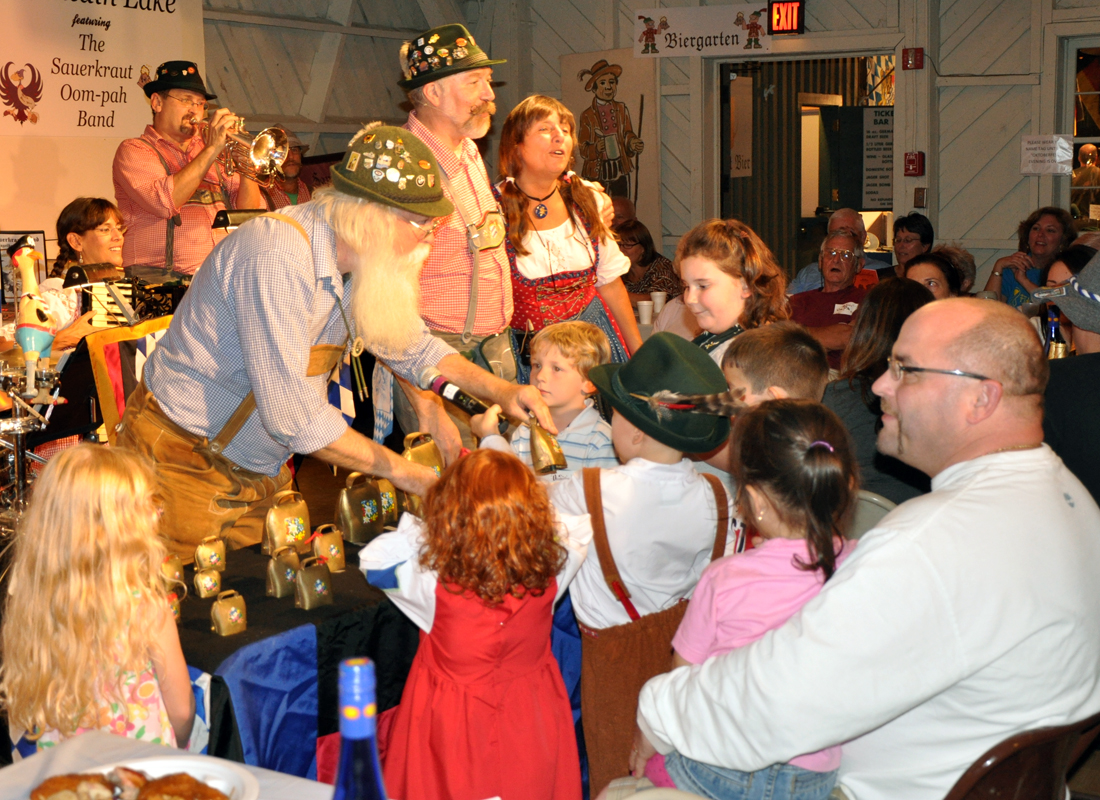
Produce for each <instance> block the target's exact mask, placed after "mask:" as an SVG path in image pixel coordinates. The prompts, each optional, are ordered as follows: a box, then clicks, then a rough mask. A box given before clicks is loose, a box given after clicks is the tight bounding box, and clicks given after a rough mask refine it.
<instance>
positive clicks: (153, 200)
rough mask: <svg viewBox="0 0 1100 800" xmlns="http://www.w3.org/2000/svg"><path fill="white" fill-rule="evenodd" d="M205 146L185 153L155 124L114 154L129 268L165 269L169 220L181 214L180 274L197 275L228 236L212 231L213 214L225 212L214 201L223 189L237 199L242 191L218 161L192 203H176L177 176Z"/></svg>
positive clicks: (176, 259)
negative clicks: (160, 132) (173, 191)
mask: <svg viewBox="0 0 1100 800" xmlns="http://www.w3.org/2000/svg"><path fill="white" fill-rule="evenodd" d="M148 145H152V146H153V147H155V148H156V150H157V153H160V154H161V155H162V156H163V157H164V160H165V161H167V162H168V166H169V172H170V173H171V174H169V173H166V172H165V170H164V165H163V164H162V163H161V160H160V159H159V158H158V157H157V153H154V152H153V151H152V150H151V149H150V148H149V146H148ZM203 147H205V143H204V142H203V139H202V137H201V136H195V137H194V138H192V139H191V140H190V142H188V144H187V150H186V151H184V150H180V149H179V147H178V146H177V145H176V143H175V142H173V141H172V140H171V139H166V138H164V137H163V136H161V135H160V134H159V133H157V132H156V130H154V129H153V126H152V125H147V126H146V127H145V133H143V134H142V135H141V137H140V139H127V140H126V141H124V142H123V143H122V144H120V145H119V146H118V150H117V151H116V152H115V162H114V183H115V201H116V202H117V203H118V208H119V210H120V211H121V212H122V221H123V223H124V224H125V225H126V241H125V242H124V243H123V245H122V260H123V263H125V264H151V265H153V266H157V267H163V266H165V241H166V238H167V235H168V224H169V223H168V221H169V219H170V218H171V217H173V216H175V215H176V214H179V215H180V218H181V219H182V221H183V224H182V225H180V226H176V228H175V231H174V233H173V248H172V249H173V266H172V268H173V269H174V270H175V271H176V272H180V273H183V274H185V275H191V274H194V272H195V270H197V269H198V268H199V266H200V265H201V264H202V262H203V260H204V259H205V258H206V256H207V255H209V254H210V251H211V250H213V249H214V245H216V244H217V243H218V242H220V241H221V240H222V239H223V238H225V231H224V230H213V229H211V227H210V225H211V224H212V223H213V222H214V215H215V214H216V213H217V212H218V211H221V210H222V209H224V208H225V205H224V203H222V202H221V201H220V200H217V199H214V198H213V197H212V195H211V193H214V194H215V195H216V194H217V192H219V191H220V190H221V188H222V186H224V188H225V190H226V191H228V192H229V195H230V199H232V200H235V199H236V197H237V190H238V188H239V187H240V182H241V180H240V176H239V175H229V176H227V175H225V174H224V172H223V170H222V168H221V166H220V165H218V164H217V163H215V164H214V166H212V167H211V168H210V171H209V172H207V173H206V177H205V179H204V180H203V182H202V183H201V184H200V185H199V189H198V191H196V193H195V195H193V196H192V198H191V199H190V200H188V201H187V202H186V203H184V204H183V206H177V205H176V204H175V203H173V202H172V190H173V188H174V187H175V178H174V177H173V175H174V173H176V172H179V171H180V170H181V169H183V168H184V167H185V166H187V165H188V164H189V163H190V162H191V159H193V158H194V157H195V156H197V155H198V154H199V151H201V150H202V149H203Z"/></svg>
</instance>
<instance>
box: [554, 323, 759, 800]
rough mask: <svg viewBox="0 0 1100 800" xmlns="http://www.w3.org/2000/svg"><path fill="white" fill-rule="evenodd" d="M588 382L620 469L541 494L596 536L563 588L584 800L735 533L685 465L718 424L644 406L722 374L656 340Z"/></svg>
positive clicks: (608, 766) (718, 492)
mask: <svg viewBox="0 0 1100 800" xmlns="http://www.w3.org/2000/svg"><path fill="white" fill-rule="evenodd" d="M589 380H591V381H592V383H594V384H595V385H596V388H597V390H598V391H599V392H600V394H601V395H602V396H603V397H604V398H605V399H606V400H607V401H608V402H609V403H610V404H611V406H612V408H613V409H614V416H613V417H612V420H611V437H612V441H613V443H614V445H615V452H616V453H617V454H618V456H619V460H620V461H622V462H623V463H622V465H621V466H619V467H616V468H613V469H603V470H592V471H589V470H585V472H584V474H577V475H574V476H573V477H572V478H570V479H569V480H568V481H565V482H563V483H560V484H557V485H555V486H554V487H553V488H552V490H551V498H552V500H553V503H554V505H555V507H556V508H558V510H560V511H561V512H563V513H567V514H584V513H586V512H587V513H590V514H591V515H592V527H593V530H594V532H595V535H594V537H593V545H594V546H593V547H592V548H590V549H589V552H588V559H587V560H586V561H585V563H584V565H583V566H582V567H581V570H580V572H579V573H578V575H577V577H576V578H575V579H574V581H573V584H572V585H571V587H570V594H571V595H572V598H573V608H574V611H575V612H576V615H577V620H578V622H579V623H580V626H581V631H582V634H584V635H582V637H581V639H582V643H583V667H582V672H581V708H582V712H581V719H582V720H583V721H584V734H585V744H586V747H587V748H588V757H589V770H590V775H591V780H590V786H591V788H592V792H593V794H595V793H597V792H599V791H600V790H601V789H602V788H603V787H604V786H605V785H606V784H607V783H608V782H609V781H610V780H611V779H613V778H617V777H620V775H621V773H622V772H623V769H621V768H622V767H623V766H624V765H626V764H627V763H628V760H629V751H630V746H631V742H632V737H633V728H634V715H635V710H636V706H637V698H638V692H639V691H640V690H641V687H642V685H644V683H645V681H646V680H648V679H649V678H651V677H653V676H654V675H656V674H658V673H660V672H663V671H665V670H667V669H668V668H669V666H670V663H671V662H670V660H669V659H670V656H669V653H670V652H671V650H670V647H671V644H670V643H671V640H672V636H673V634H674V633H675V632H676V627H677V626H678V625H679V621H680V618H681V617H682V616H683V610H684V607H685V606H686V604H685V603H683V602H681V601H683V600H685V599H686V598H688V597H690V596H691V593H692V590H693V589H694V588H695V584H696V583H697V582H698V581H699V576H700V575H701V574H702V572H703V568H704V567H706V565H707V564H708V563H710V561H711V560H712V558H714V557H717V556H721V555H723V554H724V553H725V552H727V544H728V543H729V542H731V541H733V542H736V540H737V538H738V537H739V536H741V535H742V531H741V527H740V526H739V525H735V526H733V527H732V528H731V526H730V524H729V522H730V520H731V518H732V507H731V503H730V500H729V498H728V496H727V494H726V492H725V491H724V490H723V489H722V486H721V483H720V482H718V481H717V479H713V478H712V476H703V475H700V474H698V473H697V472H696V471H695V469H694V468H693V466H692V462H691V461H690V460H688V459H686V458H684V454H685V453H704V452H709V451H711V450H713V449H715V448H716V447H718V446H719V445H720V444H722V442H723V441H725V439H726V438H727V437H728V436H729V432H730V425H729V420H728V419H726V418H724V417H715V416H710V415H707V414H689V413H684V412H680V411H675V410H667V411H665V410H662V411H661V412H660V413H658V412H657V411H655V410H654V408H653V407H652V406H651V405H650V403H649V402H648V401H647V398H649V397H651V396H652V395H654V394H656V393H657V392H660V391H662V390H669V391H673V392H678V393H683V394H713V393H717V392H724V391H726V380H725V377H724V376H723V374H722V370H721V369H720V368H719V367H718V365H717V364H715V363H714V361H713V360H711V358H710V357H709V356H708V355H707V354H706V353H704V352H703V351H702V350H701V349H700V348H698V347H696V346H695V345H693V344H691V342H688V341H687V340H685V339H681V338H680V337H678V336H675V335H673V334H669V333H657V334H654V335H653V336H652V337H651V338H650V339H649V340H648V341H646V343H645V344H644V345H642V347H640V348H639V349H638V351H637V352H636V353H635V354H634V355H633V357H632V358H631V359H630V361H629V362H627V363H626V364H603V365H600V366H598V367H594V368H593V369H592V370H591V371H590V372H589ZM708 483H709V484H710V485H709V486H708Z"/></svg>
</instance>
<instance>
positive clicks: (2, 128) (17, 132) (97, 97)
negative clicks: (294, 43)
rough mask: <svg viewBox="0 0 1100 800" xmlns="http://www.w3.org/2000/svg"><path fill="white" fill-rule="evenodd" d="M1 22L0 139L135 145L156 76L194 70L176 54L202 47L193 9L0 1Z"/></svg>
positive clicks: (141, 3) (193, 1)
mask: <svg viewBox="0 0 1100 800" xmlns="http://www.w3.org/2000/svg"><path fill="white" fill-rule="evenodd" d="M0 19H3V21H4V27H5V30H6V31H7V35H6V36H5V37H4V42H3V44H2V45H0V104H2V105H3V112H2V113H3V116H0V135H4V136H99V137H103V136H116V135H126V136H136V135H137V134H138V133H140V132H141V131H142V130H143V129H144V127H145V126H146V125H147V124H148V123H149V121H150V111H149V101H148V99H147V98H146V97H145V92H144V91H142V87H143V86H144V85H145V84H146V83H147V82H148V81H149V80H151V77H150V76H151V75H152V74H153V73H155V72H156V68H157V66H158V65H159V64H160V63H162V62H164V61H169V60H172V59H185V60H188V61H199V62H200V68H201V66H202V65H201V60H202V58H201V53H198V54H189V53H184V52H180V48H181V43H182V42H184V41H195V39H196V38H198V40H199V41H201V38H202V5H201V2H200V1H199V0H0ZM189 28H195V29H196V30H189ZM203 77H204V78H205V77H206V76H205V75H204V76H203ZM207 88H210V83H209V80H207Z"/></svg>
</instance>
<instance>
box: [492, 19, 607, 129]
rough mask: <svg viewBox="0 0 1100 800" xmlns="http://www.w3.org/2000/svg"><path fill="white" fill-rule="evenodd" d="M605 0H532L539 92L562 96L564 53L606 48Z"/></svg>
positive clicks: (535, 79) (534, 77) (535, 74)
mask: <svg viewBox="0 0 1100 800" xmlns="http://www.w3.org/2000/svg"><path fill="white" fill-rule="evenodd" d="M606 3H607V0H531V25H532V31H531V53H532V61H533V65H532V66H533V70H532V72H533V74H532V81H533V89H534V91H535V93H536V94H545V95H548V96H550V97H557V98H561V74H560V70H561V61H560V58H561V56H562V55H564V54H567V53H589V52H593V51H595V50H604V49H606V48H605V39H604V32H603V30H602V26H603V24H604V16H605V11H604V7H605V5H606ZM505 111H507V110H505Z"/></svg>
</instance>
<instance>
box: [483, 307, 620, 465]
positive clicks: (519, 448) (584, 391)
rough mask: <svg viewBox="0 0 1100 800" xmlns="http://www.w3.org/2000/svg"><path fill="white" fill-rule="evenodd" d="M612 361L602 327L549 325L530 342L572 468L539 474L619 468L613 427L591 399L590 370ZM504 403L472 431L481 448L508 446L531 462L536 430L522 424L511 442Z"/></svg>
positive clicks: (534, 374) (535, 381) (535, 371)
mask: <svg viewBox="0 0 1100 800" xmlns="http://www.w3.org/2000/svg"><path fill="white" fill-rule="evenodd" d="M610 360H611V348H610V346H609V345H608V342H607V336H605V335H604V333H603V331H601V330H600V329H599V328H597V327H596V326H595V325H592V324H590V323H588V322H580V321H570V322H559V323H556V324H554V325H548V326H546V327H545V328H543V329H542V330H541V331H539V332H538V333H536V334H535V338H534V339H532V340H531V385H532V386H534V387H535V388H536V389H538V390H539V392H540V393H541V394H542V399H543V400H544V401H545V402H546V405H547V407H549V409H550V414H551V416H552V417H553V418H554V424H555V425H556V426H557V428H558V431H559V432H558V436H557V439H558V444H559V445H561V450H562V453H563V454H564V455H565V460H566V463H567V466H566V468H565V469H564V470H559V471H558V472H554V473H551V474H549V475H543V476H540V477H541V479H542V480H544V481H547V482H555V481H563V480H565V479H566V478H568V477H569V476H570V475H572V474H573V473H574V472H577V471H579V470H581V469H583V468H584V467H601V468H602V467H617V466H618V465H619V459H618V458H616V456H615V447H614V446H613V445H612V443H611V426H610V425H609V424H608V423H607V422H606V421H605V420H604V419H603V418H602V417H601V416H600V414H599V412H598V411H597V410H596V407H595V405H594V403H593V400H592V395H593V394H595V392H596V387H595V385H593V383H592V382H591V381H589V380H588V371H589V370H590V369H592V367H595V366H596V365H598V364H606V363H608V362H609V361H610ZM499 414H500V407H499V406H493V407H492V408H490V409H489V411H488V412H486V413H485V414H479V415H478V416H476V417H473V418H472V419H471V420H470V429H471V430H472V431H473V432H474V434H475V435H477V436H478V437H479V438H480V439H481V444H480V447H488V448H492V449H494V450H509V451H511V452H513V453H515V454H516V455H517V456H518V457H519V459H520V460H521V461H523V462H524V463H526V464H527V465H528V466H530V465H531V429H530V428H528V427H527V426H526V425H521V426H520V427H519V428H517V429H516V432H515V433H514V434H513V435H512V441H511V443H510V444H509V442H508V441H507V440H506V439H505V438H504V437H503V436H501V435H500V434H499V433H497V421H498V419H499Z"/></svg>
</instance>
